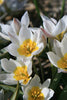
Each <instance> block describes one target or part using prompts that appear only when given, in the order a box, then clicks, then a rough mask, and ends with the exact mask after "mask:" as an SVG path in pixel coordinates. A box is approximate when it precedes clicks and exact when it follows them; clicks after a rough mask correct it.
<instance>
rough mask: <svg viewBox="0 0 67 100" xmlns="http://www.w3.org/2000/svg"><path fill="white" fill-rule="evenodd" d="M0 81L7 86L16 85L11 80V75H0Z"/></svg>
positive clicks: (14, 81)
mask: <svg viewBox="0 0 67 100" xmlns="http://www.w3.org/2000/svg"><path fill="white" fill-rule="evenodd" d="M0 81H1V82H3V83H4V84H8V85H14V84H17V81H16V80H15V79H14V78H13V74H0Z"/></svg>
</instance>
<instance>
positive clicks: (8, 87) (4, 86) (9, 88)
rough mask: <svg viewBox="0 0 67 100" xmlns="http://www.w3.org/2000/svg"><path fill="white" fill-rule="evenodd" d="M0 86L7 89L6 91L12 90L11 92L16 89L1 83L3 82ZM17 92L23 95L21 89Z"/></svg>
mask: <svg viewBox="0 0 67 100" xmlns="http://www.w3.org/2000/svg"><path fill="white" fill-rule="evenodd" d="M0 87H1V88H3V89H5V90H7V91H12V92H15V90H16V88H15V87H12V86H8V85H3V84H0ZM19 94H21V95H23V92H22V91H21V90H19Z"/></svg>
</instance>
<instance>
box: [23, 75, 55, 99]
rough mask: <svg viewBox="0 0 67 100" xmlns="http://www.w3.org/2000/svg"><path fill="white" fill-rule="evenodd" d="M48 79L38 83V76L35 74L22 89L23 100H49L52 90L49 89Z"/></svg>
mask: <svg viewBox="0 0 67 100" xmlns="http://www.w3.org/2000/svg"><path fill="white" fill-rule="evenodd" d="M49 84H50V79H47V80H46V81H45V82H44V83H43V84H40V78H39V77H38V76H37V75H35V76H34V78H33V79H32V80H31V81H30V83H29V84H28V86H27V87H26V88H25V90H24V95H23V99H24V100H50V98H51V97H52V96H53V94H54V91H53V90H52V89H49V88H48V87H49Z"/></svg>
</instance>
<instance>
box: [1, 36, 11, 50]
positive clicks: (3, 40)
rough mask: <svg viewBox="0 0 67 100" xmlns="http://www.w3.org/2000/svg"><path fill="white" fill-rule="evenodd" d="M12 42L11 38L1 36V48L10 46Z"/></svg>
mask: <svg viewBox="0 0 67 100" xmlns="http://www.w3.org/2000/svg"><path fill="white" fill-rule="evenodd" d="M10 43H11V42H10V41H9V40H6V39H4V38H2V37H1V36H0V50H1V49H3V48H4V47H6V46H8V45H9V44H10Z"/></svg>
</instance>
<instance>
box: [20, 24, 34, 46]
mask: <svg viewBox="0 0 67 100" xmlns="http://www.w3.org/2000/svg"><path fill="white" fill-rule="evenodd" d="M32 35H33V34H32V32H31V31H30V30H29V29H28V28H27V27H26V26H23V27H22V28H21V29H20V32H19V40H20V43H21V44H22V43H23V41H24V40H26V39H31V40H32Z"/></svg>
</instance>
